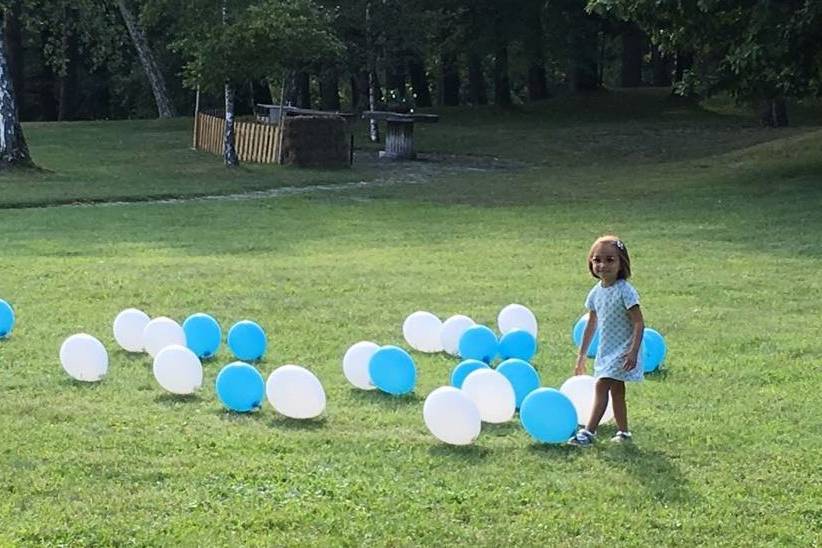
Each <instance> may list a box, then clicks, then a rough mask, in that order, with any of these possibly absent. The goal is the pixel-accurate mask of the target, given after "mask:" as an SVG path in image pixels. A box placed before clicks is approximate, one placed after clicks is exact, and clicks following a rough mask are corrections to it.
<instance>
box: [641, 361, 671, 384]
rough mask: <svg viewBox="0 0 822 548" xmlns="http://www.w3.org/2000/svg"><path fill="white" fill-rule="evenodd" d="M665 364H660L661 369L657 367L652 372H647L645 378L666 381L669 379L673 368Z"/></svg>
mask: <svg viewBox="0 0 822 548" xmlns="http://www.w3.org/2000/svg"><path fill="white" fill-rule="evenodd" d="M664 365H665V364H663V365H660V366H659V369H655V370H653V371H651V372H650V373H645V380H646V381H654V382H656V381H665V380H668V376H669V375H670V374H671V370H670V369H668V368H667V367H664Z"/></svg>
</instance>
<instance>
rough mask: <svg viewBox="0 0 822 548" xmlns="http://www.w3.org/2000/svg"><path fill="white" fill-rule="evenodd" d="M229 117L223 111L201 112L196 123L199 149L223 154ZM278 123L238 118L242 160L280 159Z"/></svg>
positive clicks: (236, 129) (237, 138) (236, 143)
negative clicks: (261, 122) (272, 123)
mask: <svg viewBox="0 0 822 548" xmlns="http://www.w3.org/2000/svg"><path fill="white" fill-rule="evenodd" d="M224 134H225V117H224V116H223V114H222V113H219V114H218V113H210V112H199V113H197V119H196V120H195V124H194V142H195V143H196V145H195V146H196V148H197V149H198V150H205V151H206V152H211V153H212V154H219V155H221V156H222V154H223V140H224V138H225V137H224ZM278 142H279V141H278V139H277V126H275V125H271V124H260V123H257V122H236V121H235V122H234V147H235V148H236V149H237V156H238V158H239V159H240V161H241V162H259V163H263V164H271V163H276V162H277V158H278V154H277V144H278Z"/></svg>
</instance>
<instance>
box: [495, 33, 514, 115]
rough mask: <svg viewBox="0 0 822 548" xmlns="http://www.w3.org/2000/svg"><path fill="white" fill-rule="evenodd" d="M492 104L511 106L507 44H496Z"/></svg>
mask: <svg viewBox="0 0 822 548" xmlns="http://www.w3.org/2000/svg"><path fill="white" fill-rule="evenodd" d="M494 104H495V105H498V106H503V107H507V106H510V105H511V81H510V80H509V78H508V44H506V43H504V42H502V43H499V44H497V48H496V51H495V52H494Z"/></svg>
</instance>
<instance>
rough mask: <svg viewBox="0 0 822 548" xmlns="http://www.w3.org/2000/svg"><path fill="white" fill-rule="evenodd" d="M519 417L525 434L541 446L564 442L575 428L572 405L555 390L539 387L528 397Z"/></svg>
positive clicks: (574, 414)
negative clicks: (541, 444)
mask: <svg viewBox="0 0 822 548" xmlns="http://www.w3.org/2000/svg"><path fill="white" fill-rule="evenodd" d="M519 418H520V421H522V426H523V428H525V431H526V432H528V433H529V434H530V435H531V437H532V438H534V439H535V440H537V441H538V442H540V443H565V442H566V441H567V440H568V438H570V437H571V436H572V435H573V434H574V431H576V428H577V411H576V409H575V408H574V404H573V403H571V400H570V399H568V396H566V395H565V394H563V393H562V392H560V391H559V390H556V389H554V388H539V389H537V390H534V391H533V392H531V393H530V394H528V396H527V397H526V398H525V400H524V401H523V402H522V407H521V408H520V410H519Z"/></svg>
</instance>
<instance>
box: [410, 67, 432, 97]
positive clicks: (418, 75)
mask: <svg viewBox="0 0 822 548" xmlns="http://www.w3.org/2000/svg"><path fill="white" fill-rule="evenodd" d="M408 76H409V77H410V78H411V88H412V89H413V90H414V95H416V98H415V103H416V105H417V106H418V107H430V106H431V90H430V89H429V87H428V75H427V74H425V63H424V62H423V60H422V58H421V57H420V56H415V57H414V58H413V59H411V60H410V61H408Z"/></svg>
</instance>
